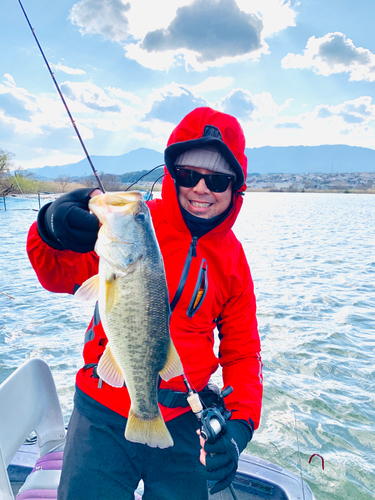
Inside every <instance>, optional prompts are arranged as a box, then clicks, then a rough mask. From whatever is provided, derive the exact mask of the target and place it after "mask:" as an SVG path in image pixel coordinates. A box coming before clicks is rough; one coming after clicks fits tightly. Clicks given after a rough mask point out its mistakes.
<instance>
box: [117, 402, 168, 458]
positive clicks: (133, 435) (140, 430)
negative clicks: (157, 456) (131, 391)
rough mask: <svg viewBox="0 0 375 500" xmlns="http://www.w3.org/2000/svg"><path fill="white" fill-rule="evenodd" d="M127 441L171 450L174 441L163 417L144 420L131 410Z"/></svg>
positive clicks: (126, 435) (127, 424) (127, 425)
mask: <svg viewBox="0 0 375 500" xmlns="http://www.w3.org/2000/svg"><path fill="white" fill-rule="evenodd" d="M125 439H127V440H128V441H131V442H133V443H141V444H147V445H148V446H150V447H151V448H162V449H163V448H169V446H173V439H172V436H171V435H170V433H169V431H168V429H167V426H166V425H165V422H164V420H163V417H162V416H161V415H158V416H157V417H155V418H153V419H150V420H143V419H141V418H140V417H138V416H137V415H136V414H135V413H134V411H133V410H132V409H131V408H130V411H129V416H128V421H127V423H126V429H125Z"/></svg>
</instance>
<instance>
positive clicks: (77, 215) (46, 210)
mask: <svg viewBox="0 0 375 500" xmlns="http://www.w3.org/2000/svg"><path fill="white" fill-rule="evenodd" d="M94 191H98V193H95V194H100V191H99V190H95V189H93V188H83V189H75V190H74V191H71V192H70V193H66V194H63V195H62V196H60V197H59V198H58V199H57V200H56V201H54V202H53V203H48V204H46V205H44V206H43V207H42V208H41V209H40V211H39V214H38V222H37V223H38V232H39V234H40V236H41V238H42V239H43V240H44V241H45V242H46V243H47V245H49V246H50V247H52V248H54V249H56V250H73V251H74V252H79V253H86V252H90V251H91V250H94V246H95V242H96V239H97V235H98V230H99V220H98V218H97V217H96V215H94V214H90V212H89V209H88V203H89V200H90V198H91V196H90V195H91V193H93V192H94Z"/></svg>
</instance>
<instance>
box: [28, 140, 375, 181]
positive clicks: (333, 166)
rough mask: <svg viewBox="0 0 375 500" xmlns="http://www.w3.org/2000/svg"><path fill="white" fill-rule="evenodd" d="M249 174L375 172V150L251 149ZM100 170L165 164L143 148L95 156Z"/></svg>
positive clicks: (85, 168)
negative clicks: (121, 153) (122, 153)
mask: <svg viewBox="0 0 375 500" xmlns="http://www.w3.org/2000/svg"><path fill="white" fill-rule="evenodd" d="M246 155H247V157H248V173H254V172H257V173H259V174H272V173H284V174H287V173H290V174H305V173H307V172H319V173H331V172H333V173H345V172H375V150H373V149H368V148H360V147H355V146H344V145H333V146H286V147H271V146H264V147H262V148H252V149H250V148H247V149H246ZM91 159H92V162H93V164H94V166H95V168H96V170H97V171H98V172H99V173H100V172H105V173H106V174H117V175H121V174H124V173H128V172H138V171H140V170H151V169H152V168H153V167H156V166H157V165H160V164H161V163H163V162H164V157H163V154H162V153H158V152H157V151H154V150H153V149H146V148H140V149H135V150H133V151H130V153H126V154H124V155H121V156H92V157H91ZM30 172H32V173H33V174H34V175H36V176H37V177H39V178H43V177H44V178H48V179H55V178H56V177H58V176H60V175H67V176H70V177H81V176H85V175H91V173H92V171H91V168H90V165H89V163H88V161H87V159H86V158H85V159H83V160H81V161H79V162H78V163H71V164H69V165H63V166H59V167H43V168H38V169H33V170H30Z"/></svg>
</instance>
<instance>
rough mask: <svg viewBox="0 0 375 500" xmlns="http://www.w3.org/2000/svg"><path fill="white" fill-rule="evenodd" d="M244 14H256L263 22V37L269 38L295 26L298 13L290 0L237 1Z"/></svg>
mask: <svg viewBox="0 0 375 500" xmlns="http://www.w3.org/2000/svg"><path fill="white" fill-rule="evenodd" d="M236 2H237V5H238V6H239V8H240V9H241V10H243V11H244V12H253V13H254V12H256V13H258V14H259V16H260V17H261V19H262V21H263V37H264V38H267V37H269V36H272V35H274V34H276V33H278V32H279V31H282V30H284V29H286V28H288V27H290V26H295V25H296V23H295V18H296V12H295V11H294V10H293V8H292V6H291V2H290V1H289V0H287V1H285V0H252V1H251V2H249V0H236Z"/></svg>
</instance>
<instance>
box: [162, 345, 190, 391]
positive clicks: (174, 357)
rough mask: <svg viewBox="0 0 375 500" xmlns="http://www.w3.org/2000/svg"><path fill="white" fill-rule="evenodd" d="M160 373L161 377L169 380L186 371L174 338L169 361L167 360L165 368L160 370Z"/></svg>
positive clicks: (170, 346) (169, 352)
mask: <svg viewBox="0 0 375 500" xmlns="http://www.w3.org/2000/svg"><path fill="white" fill-rule="evenodd" d="M159 373H160V376H161V378H162V379H163V380H165V381H168V380H170V379H171V378H173V377H178V376H179V375H182V374H183V373H184V369H183V367H182V363H181V360H180V356H179V355H178V352H177V351H176V348H175V346H174V344H173V342H172V340H171V341H170V344H169V350H168V356H167V361H166V362H165V365H164V368H163V369H162V370H160V372H159Z"/></svg>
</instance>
